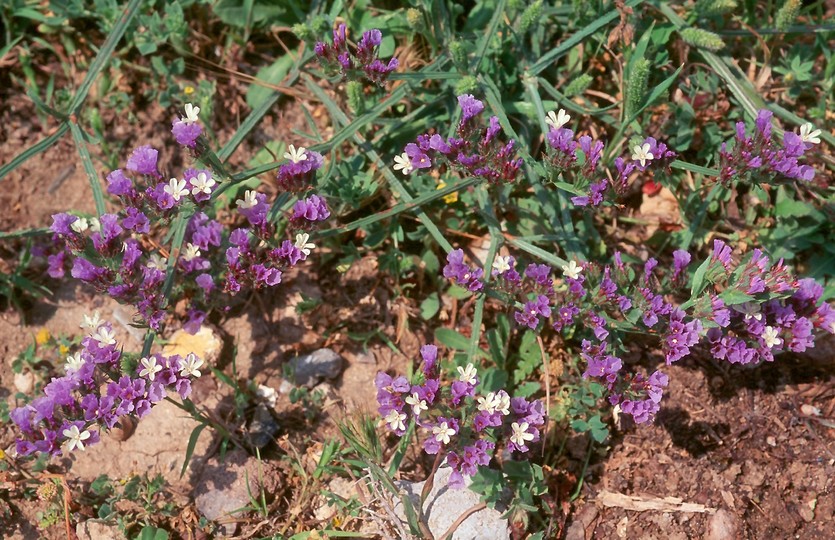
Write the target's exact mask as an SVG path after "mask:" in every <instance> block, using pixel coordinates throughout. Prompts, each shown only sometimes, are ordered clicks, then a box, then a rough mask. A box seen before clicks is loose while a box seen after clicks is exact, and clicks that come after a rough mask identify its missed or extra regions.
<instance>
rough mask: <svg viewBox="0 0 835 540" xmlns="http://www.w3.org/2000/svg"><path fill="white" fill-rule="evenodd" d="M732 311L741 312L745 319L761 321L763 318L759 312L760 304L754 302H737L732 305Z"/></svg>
mask: <svg viewBox="0 0 835 540" xmlns="http://www.w3.org/2000/svg"><path fill="white" fill-rule="evenodd" d="M733 308H734V311H737V312H739V313H742V314H743V315H745V320H746V321H747V320H748V319H754V320H757V321H761V320H762V318H763V314H762V313H760V306H759V304H757V303H755V302H745V303H744V304H737V305H735V306H733Z"/></svg>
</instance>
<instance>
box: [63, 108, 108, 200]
mask: <svg viewBox="0 0 835 540" xmlns="http://www.w3.org/2000/svg"><path fill="white" fill-rule="evenodd" d="M70 131H71V132H72V138H73V140H74V141H75V146H76V148H78V155H79V156H81V163H82V165H84V171H85V172H86V173H87V179H88V180H89V181H90V187H91V188H92V190H93V200H94V201H95V203H96V213H97V214H98V215H99V216H101V215H102V214H104V213H105V211H106V208H105V206H104V193H103V192H102V190H101V183H100V182H99V174H98V173H97V172H96V167H95V166H94V165H93V160H92V159H90V152H89V150H87V142H86V141H85V140H84V135H83V134H82V133H81V128H80V127H78V124H76V123H75V122H70Z"/></svg>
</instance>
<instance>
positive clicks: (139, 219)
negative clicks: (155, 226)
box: [122, 206, 151, 234]
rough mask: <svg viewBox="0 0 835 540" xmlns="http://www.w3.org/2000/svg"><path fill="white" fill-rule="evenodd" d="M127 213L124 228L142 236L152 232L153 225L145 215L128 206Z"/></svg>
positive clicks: (123, 222) (123, 220)
mask: <svg viewBox="0 0 835 540" xmlns="http://www.w3.org/2000/svg"><path fill="white" fill-rule="evenodd" d="M125 212H126V214H127V215H126V216H125V217H124V218H122V227H124V228H125V229H127V230H129V231H135V232H137V233H141V234H148V233H149V232H150V230H151V224H150V222H149V221H148V217H147V216H146V215H145V214H144V213H142V212H141V211H140V210H138V209H136V208H134V207H132V206H128V207H127V209H126V210H125Z"/></svg>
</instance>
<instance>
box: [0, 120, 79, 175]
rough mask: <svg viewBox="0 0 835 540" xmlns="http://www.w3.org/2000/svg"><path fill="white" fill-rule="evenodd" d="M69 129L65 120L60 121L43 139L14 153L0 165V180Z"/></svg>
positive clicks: (50, 144) (42, 150)
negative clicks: (7, 160)
mask: <svg viewBox="0 0 835 540" xmlns="http://www.w3.org/2000/svg"><path fill="white" fill-rule="evenodd" d="M68 129H70V125H69V123H67V122H61V124H60V125H59V126H58V129H57V130H55V133H53V134H52V135H50V136H49V137H47V138H45V139H41V140H40V141H38V142H36V143H35V144H33V145H32V146H30V147H29V148H27V149H26V150H24V151H23V152H21V153H19V154H18V155H16V156H15V157H14V158H13V159H12V160H11V161H10V162H8V163H6V164H5V165H3V166H2V167H0V180H2V179H3V178H4V177H5V176H6V175H7V174H9V173H10V172H12V171H13V170H15V169H17V168H18V167H20V165H22V164H23V163H24V162H25V161H26V160H28V159H29V158H32V157H34V156H36V155H38V154H40V153H41V152H44V151H45V150H47V149H49V147H50V146H52V145H53V144H55V143H56V142H58V140H59V139H60V138H61V137H63V136H64V133H66V132H67V130H68Z"/></svg>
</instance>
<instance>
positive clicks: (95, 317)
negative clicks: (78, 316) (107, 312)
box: [79, 310, 101, 330]
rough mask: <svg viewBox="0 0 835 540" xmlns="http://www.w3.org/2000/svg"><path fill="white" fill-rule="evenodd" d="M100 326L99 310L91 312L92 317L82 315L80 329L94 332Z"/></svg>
mask: <svg viewBox="0 0 835 540" xmlns="http://www.w3.org/2000/svg"><path fill="white" fill-rule="evenodd" d="M100 324H101V317H99V310H96V311H94V312H93V314H92V315H87V314H84V315H83V316H82V321H81V324H80V325H79V326H80V327H81V328H89V329H90V330H96V329H97V328H98V327H99V325H100Z"/></svg>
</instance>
